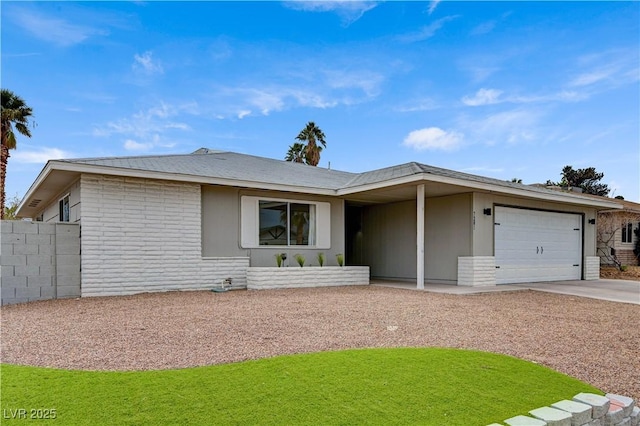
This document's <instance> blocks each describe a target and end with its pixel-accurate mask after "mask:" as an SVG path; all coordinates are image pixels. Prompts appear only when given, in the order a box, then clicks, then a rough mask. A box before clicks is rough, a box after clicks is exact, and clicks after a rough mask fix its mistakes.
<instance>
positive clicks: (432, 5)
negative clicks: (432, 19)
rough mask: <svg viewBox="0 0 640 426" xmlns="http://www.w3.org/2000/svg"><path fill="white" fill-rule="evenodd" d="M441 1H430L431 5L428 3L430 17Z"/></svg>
mask: <svg viewBox="0 0 640 426" xmlns="http://www.w3.org/2000/svg"><path fill="white" fill-rule="evenodd" d="M441 1H442V0H431V3H429V9H428V11H429V15H431V14H432V13H433V12H435V10H436V7H438V5H439V4H440V2H441Z"/></svg>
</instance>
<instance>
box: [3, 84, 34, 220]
mask: <svg viewBox="0 0 640 426" xmlns="http://www.w3.org/2000/svg"><path fill="white" fill-rule="evenodd" d="M1 97H2V108H0V125H1V129H0V130H1V136H2V137H1V143H2V147H1V150H0V219H4V204H5V196H6V194H5V192H4V184H5V178H6V176H7V161H9V150H10V149H15V148H16V135H15V133H14V126H15V130H17V131H18V132H19V133H21V134H23V135H24V136H26V137H28V138H30V137H31V132H30V131H29V127H28V126H29V117H31V113H32V110H31V108H29V107H28V106H27V104H26V103H25V102H24V100H23V99H22V98H21V97H20V96H17V95H16V94H15V93H13V92H12V91H10V90H7V89H2V94H1Z"/></svg>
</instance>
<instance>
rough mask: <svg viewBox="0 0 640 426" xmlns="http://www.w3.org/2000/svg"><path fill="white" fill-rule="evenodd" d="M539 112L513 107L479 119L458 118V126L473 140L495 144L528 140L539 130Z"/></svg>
mask: <svg viewBox="0 0 640 426" xmlns="http://www.w3.org/2000/svg"><path fill="white" fill-rule="evenodd" d="M540 116H541V114H540V113H539V112H537V111H534V110H527V109H515V110H508V111H502V112H499V113H496V114H491V115H488V116H485V117H483V118H480V119H475V120H469V119H466V118H463V119H462V120H460V123H459V127H461V128H463V129H465V132H466V133H468V134H469V135H470V138H472V139H473V140H474V141H477V142H480V143H485V144H488V145H495V144H498V143H510V144H516V143H521V142H530V141H532V140H534V139H536V138H537V137H538V132H540V126H539V121H540Z"/></svg>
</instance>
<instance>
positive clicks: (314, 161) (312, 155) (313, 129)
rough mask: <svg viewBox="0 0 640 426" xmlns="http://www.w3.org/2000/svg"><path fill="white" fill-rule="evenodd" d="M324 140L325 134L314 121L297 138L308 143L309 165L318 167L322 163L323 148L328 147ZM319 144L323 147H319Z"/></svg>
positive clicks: (306, 155) (307, 158) (307, 156)
mask: <svg viewBox="0 0 640 426" xmlns="http://www.w3.org/2000/svg"><path fill="white" fill-rule="evenodd" d="M324 138H325V136H324V133H323V132H322V130H320V128H319V127H318V126H316V123H314V122H313V121H310V122H308V123H307V125H306V126H305V128H304V129H302V131H301V132H300V134H299V135H298V136H297V137H296V139H297V140H299V141H301V142H306V143H307V146H306V151H305V159H306V160H307V164H308V165H310V166H317V165H318V163H319V162H320V151H322V148H326V147H327V142H325V140H324ZM318 143H320V145H322V146H319V145H318Z"/></svg>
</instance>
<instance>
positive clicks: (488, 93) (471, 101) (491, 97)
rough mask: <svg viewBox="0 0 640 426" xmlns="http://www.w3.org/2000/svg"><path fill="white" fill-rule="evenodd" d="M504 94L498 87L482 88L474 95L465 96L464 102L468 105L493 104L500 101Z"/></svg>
mask: <svg viewBox="0 0 640 426" xmlns="http://www.w3.org/2000/svg"><path fill="white" fill-rule="evenodd" d="M501 94H502V90H496V89H480V90H478V91H477V92H476V94H475V95H474V96H473V97H469V96H465V97H463V98H462V103H464V104H465V105H468V106H480V105H491V104H497V103H498V102H500V100H499V99H498V98H499V97H500V95H501Z"/></svg>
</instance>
